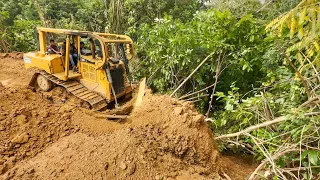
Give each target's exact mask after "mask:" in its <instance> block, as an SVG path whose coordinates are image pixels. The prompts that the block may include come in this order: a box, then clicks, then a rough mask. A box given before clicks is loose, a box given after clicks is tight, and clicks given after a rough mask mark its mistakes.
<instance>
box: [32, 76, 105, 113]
mask: <svg viewBox="0 0 320 180" xmlns="http://www.w3.org/2000/svg"><path fill="white" fill-rule="evenodd" d="M39 74H42V75H43V76H44V77H46V78H47V79H48V80H50V81H51V82H53V83H54V84H56V85H58V86H62V87H64V88H65V89H66V90H67V91H68V92H70V93H71V94H73V95H74V96H76V97H77V98H79V99H82V100H84V101H86V102H88V103H89V104H90V105H91V107H92V108H93V109H95V110H101V109H103V108H105V107H106V106H107V102H106V100H105V98H103V97H102V96H100V95H99V94H97V93H96V92H93V91H91V90H89V89H88V88H86V87H84V86H83V85H82V84H80V83H79V82H77V81H60V80H58V79H57V78H56V77H54V76H52V75H50V74H48V73H47V72H45V71H40V72H37V73H35V74H34V75H33V77H32V79H31V81H30V83H29V87H32V88H35V87H36V86H35V84H36V79H37V76H38V75H39Z"/></svg>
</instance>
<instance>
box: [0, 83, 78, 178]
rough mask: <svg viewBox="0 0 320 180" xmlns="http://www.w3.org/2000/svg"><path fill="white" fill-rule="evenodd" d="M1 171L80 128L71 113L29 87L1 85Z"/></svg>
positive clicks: (3, 171)
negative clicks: (15, 87)
mask: <svg viewBox="0 0 320 180" xmlns="http://www.w3.org/2000/svg"><path fill="white" fill-rule="evenodd" d="M0 100H1V101H0V112H1V113H0V143H1V145H2V146H0V172H2V173H5V172H6V171H7V170H9V169H10V168H11V167H12V166H13V165H14V164H15V162H18V161H21V160H22V159H24V158H27V157H33V156H35V155H36V154H38V152H40V151H42V149H44V148H45V147H46V146H48V145H49V144H51V143H53V142H55V141H57V140H58V139H59V138H60V137H63V136H67V135H70V134H71V133H73V132H76V131H78V130H79V128H76V127H74V126H72V125H71V121H70V115H69V113H70V112H66V111H59V110H60V109H61V107H59V106H55V105H52V104H48V103H46V102H45V100H42V99H41V98H39V97H37V95H35V94H34V93H33V92H32V91H30V90H26V89H23V88H21V89H11V88H9V89H7V88H1V92H0Z"/></svg>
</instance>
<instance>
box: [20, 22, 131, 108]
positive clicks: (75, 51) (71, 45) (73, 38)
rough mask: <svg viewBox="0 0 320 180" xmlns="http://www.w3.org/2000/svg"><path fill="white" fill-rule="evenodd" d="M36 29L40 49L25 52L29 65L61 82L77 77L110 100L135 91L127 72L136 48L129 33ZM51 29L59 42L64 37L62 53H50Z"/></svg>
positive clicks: (61, 47) (78, 80)
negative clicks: (73, 65)
mask: <svg viewBox="0 0 320 180" xmlns="http://www.w3.org/2000/svg"><path fill="white" fill-rule="evenodd" d="M37 30H38V39H39V51H36V52H29V53H25V54H24V61H25V67H26V68H37V69H40V70H42V71H45V72H46V73H47V74H49V75H50V77H51V76H52V77H54V78H57V79H58V80H59V83H62V82H68V81H70V80H73V81H77V82H79V83H80V84H81V86H84V87H86V88H87V89H89V90H91V91H94V92H97V93H98V94H99V95H101V96H102V97H104V98H105V99H106V100H107V102H110V101H114V100H115V99H116V98H119V97H122V96H124V95H126V94H129V93H131V92H132V88H131V86H130V83H129V80H128V78H127V75H128V73H129V67H128V62H129V60H130V59H131V58H132V57H133V53H134V50H133V42H132V40H131V38H129V37H128V36H125V35H117V34H108V33H97V32H88V31H75V30H66V29H51V28H37ZM49 33H50V34H54V36H53V37H58V38H57V39H58V41H59V42H60V41H62V43H63V44H62V45H61V42H60V43H59V45H60V46H59V52H61V53H57V54H51V53H48V51H47V43H48V41H47V39H48V38H46V37H47V36H48V34H49ZM80 42H84V44H85V47H86V48H87V50H86V51H85V52H82V51H81V50H82V49H81V47H80ZM71 58H73V60H76V61H77V63H76V66H77V70H76V71H73V70H71V69H70V64H71V63H72V62H71V61H70V59H71ZM57 82H58V81H57ZM58 85H60V84H58ZM79 87H80V85H79Z"/></svg>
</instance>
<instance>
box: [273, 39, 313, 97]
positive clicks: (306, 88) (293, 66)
mask: <svg viewBox="0 0 320 180" xmlns="http://www.w3.org/2000/svg"><path fill="white" fill-rule="evenodd" d="M276 42H277V45H278V47H279V49H280V51H281V53H282V55H283V56H284V57H285V59H286V60H287V61H288V62H289V64H290V66H291V67H292V69H293V70H294V71H295V72H296V73H297V75H298V76H299V78H300V80H301V82H302V84H303V86H304V88H305V90H306V93H307V96H308V98H310V97H311V93H310V90H309V88H308V84H307V82H306V80H305V79H304V77H303V76H302V75H301V73H300V72H299V70H298V69H297V67H296V66H295V65H294V64H293V62H292V61H291V59H290V58H289V56H288V55H287V54H286V53H285V52H284V50H283V48H282V46H281V45H280V42H279V40H278V39H277V40H276Z"/></svg>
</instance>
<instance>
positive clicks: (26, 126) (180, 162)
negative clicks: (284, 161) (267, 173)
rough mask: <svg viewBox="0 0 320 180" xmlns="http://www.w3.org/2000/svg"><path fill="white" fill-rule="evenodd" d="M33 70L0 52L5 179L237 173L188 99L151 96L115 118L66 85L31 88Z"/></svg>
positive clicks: (0, 172) (1, 173) (0, 173)
mask: <svg viewBox="0 0 320 180" xmlns="http://www.w3.org/2000/svg"><path fill="white" fill-rule="evenodd" d="M32 74H33V73H32V72H31V71H29V70H25V69H24V67H23V61H22V60H20V59H18V58H16V57H14V58H12V56H11V57H10V56H7V57H5V58H2V59H1V55H0V82H1V83H2V85H0V144H1V146H0V179H115V178H116V179H221V178H224V177H226V176H224V172H225V169H226V170H227V171H228V169H231V170H232V171H236V169H235V168H233V169H232V168H230V167H228V168H221V167H224V166H221V164H223V161H221V160H219V159H221V158H220V155H219V153H218V151H217V147H216V145H215V143H214V140H213V136H212V132H211V131H210V129H209V127H208V125H207V124H206V122H205V121H204V117H203V116H202V115H201V114H199V113H198V112H197V111H196V110H195V108H194V107H193V105H192V104H190V103H188V102H180V101H176V100H174V99H171V98H170V97H168V96H159V95H152V94H151V93H147V94H146V96H145V97H144V100H143V106H141V107H137V108H135V109H134V111H133V112H132V113H131V115H130V117H129V118H128V119H127V120H126V121H123V122H115V121H110V120H106V119H105V118H103V114H104V113H103V112H94V111H90V110H87V109H84V108H81V107H80V105H79V102H77V100H76V99H73V98H72V97H70V96H68V95H67V94H66V92H64V91H63V90H62V89H60V88H55V89H54V90H53V91H51V92H49V93H35V92H32V91H31V90H29V89H27V88H26V86H27V84H28V81H29V79H30V78H31V76H32ZM3 82H6V83H3ZM8 82H9V83H8ZM237 164H238V166H234V167H236V168H238V167H239V164H241V162H240V163H237ZM240 167H241V165H240ZM248 169H250V167H248ZM233 173H235V174H236V172H233ZM227 174H228V172H227ZM231 174H232V173H231ZM231 178H232V177H231ZM238 178H239V176H237V179H238ZM244 178H245V177H240V179H244Z"/></svg>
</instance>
